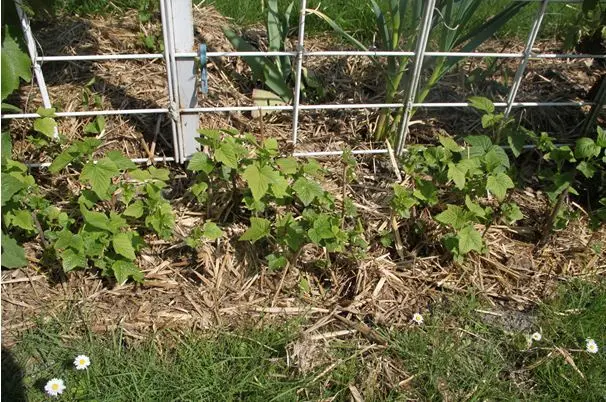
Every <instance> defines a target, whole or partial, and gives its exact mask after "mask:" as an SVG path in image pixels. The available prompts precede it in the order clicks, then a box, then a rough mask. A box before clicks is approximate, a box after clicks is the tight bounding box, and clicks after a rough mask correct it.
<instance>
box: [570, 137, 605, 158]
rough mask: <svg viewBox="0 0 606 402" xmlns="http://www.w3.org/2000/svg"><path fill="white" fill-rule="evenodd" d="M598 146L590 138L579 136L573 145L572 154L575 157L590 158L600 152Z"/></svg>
mask: <svg viewBox="0 0 606 402" xmlns="http://www.w3.org/2000/svg"><path fill="white" fill-rule="evenodd" d="M600 150H601V149H600V147H599V146H598V145H596V143H595V142H594V141H593V140H592V139H591V138H586V137H583V138H579V139H578V140H577V142H576V144H575V147H574V156H575V158H577V159H591V158H594V157H596V156H598V155H599V154H600Z"/></svg>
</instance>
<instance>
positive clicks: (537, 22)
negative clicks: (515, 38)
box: [505, 0, 549, 117]
mask: <svg viewBox="0 0 606 402" xmlns="http://www.w3.org/2000/svg"><path fill="white" fill-rule="evenodd" d="M547 3H549V0H542V3H541V7H540V8H539V11H538V13H537V15H536V17H535V19H534V21H533V23H532V28H531V29H530V34H529V35H528V40H527V41H526V47H525V48H524V58H523V59H522V61H521V62H520V65H519V66H518V71H516V75H515V77H514V79H513V85H512V86H511V90H510V91H509V94H508V95H507V107H506V108H505V117H508V116H509V113H511V108H512V107H513V102H514V100H515V98H516V95H517V94H518V89H520V84H521V83H522V78H523V77H524V72H525V71H526V66H527V65H528V60H529V59H530V55H531V54H532V47H533V46H534V41H535V40H536V39H537V35H538V34H539V29H540V28H541V23H542V22H543V17H544V16H545V10H546V9H547Z"/></svg>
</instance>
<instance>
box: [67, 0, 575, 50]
mask: <svg viewBox="0 0 606 402" xmlns="http://www.w3.org/2000/svg"><path fill="white" fill-rule="evenodd" d="M55 2H56V6H55V8H56V9H58V10H62V11H64V12H68V13H78V14H83V15H87V14H104V13H112V12H119V11H121V10H126V9H133V8H134V9H140V10H148V9H150V8H154V7H155V8H156V9H157V8H158V6H157V4H156V3H157V1H154V0H113V1H110V0H55ZM194 2H195V3H199V4H211V5H213V6H215V7H216V8H217V9H218V10H219V11H220V12H221V13H222V14H223V15H225V16H227V17H230V18H233V20H234V22H235V23H236V24H238V25H240V26H248V25H252V24H260V23H262V22H263V21H264V18H265V12H264V10H263V9H262V7H261V5H262V0H250V1H240V0H194ZM510 2H511V0H487V1H485V2H484V3H483V5H482V6H480V8H479V9H478V11H477V12H476V14H475V20H474V21H473V23H472V24H471V25H475V24H476V23H478V22H481V21H485V20H486V19H488V18H490V17H491V16H492V15H494V14H495V13H496V12H497V11H498V10H501V9H503V8H504V7H506V6H507V5H508V4H510ZM279 3H280V9H284V8H285V7H286V5H287V4H289V3H290V1H288V0H280V1H279ZM298 4H300V3H299V2H298V1H296V0H295V9H297V7H298ZM307 7H308V8H316V7H320V9H321V10H322V11H323V12H325V13H326V14H327V15H329V16H330V17H331V18H333V19H334V20H335V21H337V22H338V23H339V24H340V25H341V26H342V27H343V28H344V29H345V30H346V31H347V32H350V33H352V34H353V35H354V36H356V37H357V38H358V39H361V40H363V41H365V42H366V43H369V44H370V43H371V41H372V39H373V37H374V30H375V27H376V24H375V21H374V18H375V17H374V13H373V12H372V10H371V8H370V2H369V1H367V0H330V1H319V0H309V1H308V2H307ZM537 7H538V3H536V4H532V5H530V6H527V7H526V8H525V9H524V10H522V12H521V13H520V14H519V15H518V16H517V17H516V18H515V19H513V20H512V21H510V22H509V23H508V24H507V25H505V27H504V28H503V30H502V31H501V32H500V34H499V36H500V37H502V38H517V39H521V40H525V39H526V37H527V35H528V32H529V30H530V27H531V25H532V21H533V19H534V17H535V15H536V11H537ZM578 7H580V6H579V5H571V4H569V5H567V4H564V3H554V4H550V5H549V8H548V12H547V15H546V17H545V20H544V22H543V25H542V28H541V31H540V34H539V37H540V38H543V39H548V38H555V37H560V36H561V35H562V33H563V32H564V31H565V30H566V29H567V27H569V26H570V25H571V24H573V23H574V21H575V18H576V15H577V11H578ZM291 18H293V21H291V25H292V26H296V25H297V24H296V19H297V18H298V13H297V12H293V13H292V17H291ZM306 32H307V33H309V34H311V35H317V34H321V33H324V32H332V30H331V28H330V27H329V26H328V25H327V24H326V23H324V22H322V21H321V20H320V19H319V18H316V17H313V16H310V17H309V18H307V20H306Z"/></svg>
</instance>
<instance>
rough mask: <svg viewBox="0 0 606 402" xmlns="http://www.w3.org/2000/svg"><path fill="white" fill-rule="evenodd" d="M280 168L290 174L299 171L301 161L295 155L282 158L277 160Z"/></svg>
mask: <svg viewBox="0 0 606 402" xmlns="http://www.w3.org/2000/svg"><path fill="white" fill-rule="evenodd" d="M276 164H277V165H278V168H279V169H280V170H281V171H282V173H284V174H287V175H290V174H295V173H297V170H298V167H299V163H298V162H297V160H296V159H295V158H293V157H290V158H280V159H278V160H277V161H276Z"/></svg>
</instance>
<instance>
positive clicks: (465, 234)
mask: <svg viewBox="0 0 606 402" xmlns="http://www.w3.org/2000/svg"><path fill="white" fill-rule="evenodd" d="M457 237H458V238H459V251H460V252H461V254H467V253H469V252H470V251H478V252H480V251H482V248H483V246H484V241H483V240H482V235H481V234H480V232H478V231H477V230H475V229H474V228H473V226H471V225H469V226H465V227H464V228H463V229H461V230H460V231H459V232H458V233H457Z"/></svg>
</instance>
